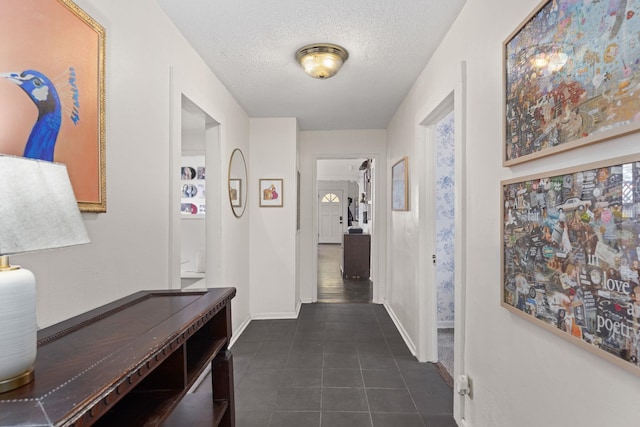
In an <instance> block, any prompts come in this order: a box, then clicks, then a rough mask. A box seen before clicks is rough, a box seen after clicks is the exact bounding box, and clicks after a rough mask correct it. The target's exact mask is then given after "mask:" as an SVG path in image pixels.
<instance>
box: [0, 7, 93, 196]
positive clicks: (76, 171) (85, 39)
mask: <svg viewBox="0 0 640 427" xmlns="http://www.w3.org/2000/svg"><path fill="white" fill-rule="evenodd" d="M98 52H99V35H98V33H97V32H95V31H94V30H93V29H92V28H91V27H89V26H88V25H87V24H86V23H84V22H83V21H82V20H81V19H80V18H78V17H77V16H76V15H75V14H74V13H73V12H71V11H70V10H69V9H68V8H67V7H66V6H65V5H63V4H62V3H60V2H59V1H57V0H2V1H1V2H0V74H2V73H9V72H18V73H20V72H22V71H24V70H29V69H32V70H37V71H40V72H42V73H43V74H45V75H46V76H47V77H49V79H51V80H52V81H53V82H54V84H55V85H56V88H60V89H61V90H58V93H59V95H60V100H61V103H62V104H63V113H62V124H61V127H60V133H59V134H58V139H57V143H56V147H55V152H54V160H55V161H56V162H60V163H65V164H66V165H67V168H68V171H69V176H70V178H71V182H72V184H73V188H74V191H75V194H76V199H77V200H78V201H79V202H94V203H95V202H99V201H100V176H99V174H100V168H99V165H100V158H99V156H100V151H99V138H100V126H99V125H100V117H99V114H100V113H99V82H98V78H99V77H98V76H99V74H98V72H99V58H98ZM69 67H73V68H74V69H75V71H76V77H77V82H76V85H77V87H78V90H79V94H80V99H79V102H80V108H79V112H80V121H79V122H78V124H77V125H74V124H73V122H72V121H71V119H70V114H69V113H68V112H67V111H70V109H69V107H70V105H71V101H70V98H69V96H67V95H66V94H67V91H66V90H64V87H67V86H68V83H67V81H68V77H69ZM65 105H66V106H67V108H66V109H65ZM36 118H37V108H36V106H35V105H34V104H33V102H32V101H31V99H29V97H28V96H27V94H25V93H24V92H23V91H22V89H20V87H19V86H18V85H16V84H14V83H12V82H10V81H8V80H6V79H4V78H0V152H2V153H5V154H13V155H18V156H21V155H22V154H23V151H24V147H25V145H26V142H27V139H28V137H29V133H30V132H31V128H32V126H33V124H34V123H35V121H36Z"/></svg>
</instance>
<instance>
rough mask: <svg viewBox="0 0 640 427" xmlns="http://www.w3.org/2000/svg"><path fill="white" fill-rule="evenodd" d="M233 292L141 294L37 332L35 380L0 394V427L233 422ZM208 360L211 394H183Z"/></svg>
mask: <svg viewBox="0 0 640 427" xmlns="http://www.w3.org/2000/svg"><path fill="white" fill-rule="evenodd" d="M235 293H236V290H235V288H217V289H208V290H206V291H202V292H181V291H167V290H165V291H142V292H138V293H135V294H133V295H130V296H128V297H125V298H123V299H120V300H118V301H115V302H113V303H111V304H107V305H105V306H102V307H99V308H97V309H95V310H91V311H89V312H87V313H84V314H82V315H79V316H76V317H74V318H72V319H69V320H67V321H64V322H61V323H58V324H56V325H53V326H50V327H48V328H46V329H42V330H40V331H39V332H38V355H37V358H36V362H35V379H34V381H33V382H31V383H30V384H27V385H25V386H23V387H21V388H18V389H16V390H13V391H10V392H7V393H3V394H0V426H75V427H81V426H91V425H96V426H110V427H112V426H117V427H125V426H127V427H128V426H157V425H164V426H180V427H187V426H192V425H196V423H198V424H197V425H202V424H201V419H202V418H206V420H207V425H211V426H225V427H233V426H234V425H235V408H234V392H233V358H232V355H231V352H230V351H229V350H228V348H227V346H228V344H229V340H230V338H231V299H232V298H233V297H234V296H235ZM209 364H211V369H212V375H211V377H212V386H213V387H212V388H213V393H209V394H208V395H207V394H205V393H187V392H188V391H189V389H190V388H191V386H192V385H193V384H194V383H195V381H196V380H197V379H198V377H199V376H200V375H201V373H202V372H204V371H205V369H206V368H207V366H208V365H209ZM194 405H197V406H198V409H197V410H195V409H193V408H194ZM203 414H204V415H203ZM196 416H199V417H201V419H200V420H196V419H194V417H196ZM209 420H210V421H209Z"/></svg>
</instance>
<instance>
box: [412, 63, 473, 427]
mask: <svg viewBox="0 0 640 427" xmlns="http://www.w3.org/2000/svg"><path fill="white" fill-rule="evenodd" d="M460 65H461V66H460V79H459V80H458V82H457V83H456V84H455V86H454V88H453V89H452V90H451V91H450V92H449V93H448V94H446V95H445V96H444V97H443V98H440V100H441V101H440V102H438V103H433V104H430V105H427V106H425V109H424V115H422V116H421V117H423V118H424V119H423V120H422V121H421V122H419V126H420V127H422V129H421V130H420V131H419V132H418V137H419V143H418V148H419V157H420V162H421V164H422V165H424V167H423V168H422V169H423V170H422V171H421V174H420V182H421V188H420V195H419V196H420V197H419V204H420V215H419V216H420V229H421V234H420V254H421V255H420V256H421V258H422V260H423V261H424V262H422V263H421V266H420V267H419V275H420V277H421V278H422V281H421V283H420V286H419V292H418V293H419V295H418V297H419V301H420V302H419V312H418V318H419V323H418V327H419V337H420V339H419V342H418V360H420V361H428V362H433V363H437V362H438V361H439V360H442V359H443V357H446V356H447V355H445V354H439V353H445V352H448V351H450V355H449V357H448V358H449V359H451V362H448V363H449V364H450V366H449V367H448V368H447V369H446V370H445V369H442V370H444V374H445V375H443V377H446V376H448V377H449V378H448V380H449V381H450V383H453V382H455V381H453V379H455V378H458V377H459V376H460V375H461V374H464V373H465V354H464V353H465V312H466V289H465V288H466V282H467V280H468V279H467V272H466V224H467V214H466V209H465V206H466V172H465V170H466V157H465V145H466V133H465V130H466V115H465V110H466V75H467V71H466V63H465V62H462V63H461V64H460ZM437 100H438V99H437V98H436V101H437ZM438 145H447V147H446V150H444V152H443V153H442V154H440V155H441V156H446V157H447V159H446V160H445V159H438V155H439V154H438V149H437V148H438ZM438 163H441V164H442V166H443V167H444V172H442V171H441V172H438V166H439V165H438ZM437 197H440V198H442V199H445V201H446V203H444V204H443V205H442V206H438V207H436V206H437V205H436V204H435V203H433V201H434V200H435V199H436V198H437ZM437 210H441V212H440V213H439V212H438V211H437ZM438 216H440V217H445V219H446V221H444V222H440V221H439V220H438ZM451 221H452V222H453V229H451V228H450V227H451ZM438 241H440V242H438ZM450 254H452V255H453V258H449V257H448V256H449V255H450ZM439 266H442V271H441V272H439V271H438V270H439V268H438V267H439ZM439 280H440V282H441V285H440V286H438V285H437V283H438V281H439ZM442 283H444V284H442ZM439 287H440V289H438V288H439ZM443 288H444V289H443ZM443 309H444V310H443ZM447 329H452V331H451V334H450V337H449V340H448V342H446V343H444V342H442V340H441V342H440V343H438V337H439V335H440V337H441V338H443V337H444V334H442V333H439V332H445V331H446V330H447ZM451 341H452V342H451ZM445 345H446V346H447V347H448V348H445ZM449 348H450V349H451V350H449ZM445 379H447V378H445ZM464 406H465V396H464V394H454V398H453V408H454V410H453V413H454V419H455V420H456V421H457V422H458V423H461V422H462V421H463V419H464V417H463V415H464Z"/></svg>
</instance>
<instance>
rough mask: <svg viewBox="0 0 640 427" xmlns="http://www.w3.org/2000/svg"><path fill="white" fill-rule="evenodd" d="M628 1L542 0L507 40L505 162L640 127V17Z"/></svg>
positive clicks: (518, 160)
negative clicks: (639, 41) (638, 36)
mask: <svg viewBox="0 0 640 427" xmlns="http://www.w3.org/2000/svg"><path fill="white" fill-rule="evenodd" d="M634 15H635V12H634V11H633V10H631V9H629V10H628V11H627V2H626V1H614V2H609V1H586V0H578V1H575V0H549V1H543V2H542V3H541V4H540V5H539V6H538V8H537V9H536V10H534V11H533V12H532V13H531V14H530V15H529V16H528V17H527V18H526V19H525V20H524V22H523V23H522V24H521V25H520V26H519V27H518V28H517V29H516V30H515V31H514V32H513V33H512V34H511V35H510V36H509V37H508V38H507V40H506V41H505V42H504V49H503V54H504V61H503V66H504V71H503V76H504V78H505V83H504V91H505V101H504V116H503V118H504V127H503V132H504V145H503V164H504V165H505V166H510V165H514V164H518V163H522V162H526V161H529V160H533V159H536V158H540V157H543V156H547V155H551V154H554V153H558V152H561V151H566V150H570V149H573V148H576V147H580V146H583V145H587V144H592V143H595V142H600V141H603V140H606V139H609V138H613V137H616V136H620V135H624V134H627V133H630V132H635V131H637V130H638V128H639V127H640V114H638V112H639V111H640V91H638V90H637V87H638V85H639V84H640V43H638V41H637V37H634V36H632V35H635V34H638V33H639V32H640V19H639V18H640V17H638V16H635V17H634Z"/></svg>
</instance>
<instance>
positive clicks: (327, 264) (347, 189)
mask: <svg viewBox="0 0 640 427" xmlns="http://www.w3.org/2000/svg"><path fill="white" fill-rule="evenodd" d="M364 162H367V159H362V158H353V159H318V160H317V161H316V172H317V174H316V188H317V201H318V204H317V218H318V221H317V236H318V240H317V243H318V244H317V247H316V249H317V294H316V296H317V302H328V303H371V302H372V301H373V285H372V281H371V277H370V276H371V266H370V261H371V245H370V238H371V236H370V235H369V229H368V228H367V227H366V225H365V224H362V219H361V213H362V211H363V210H364V211H366V208H364V206H363V205H361V204H360V201H361V199H362V197H361V195H362V194H364V193H365V192H366V190H365V185H364V181H363V176H364V174H363V172H362V170H360V167H361V165H362V164H363V163H364ZM362 201H363V203H366V201H365V200H362ZM363 226H364V227H363ZM356 233H357V234H358V235H357V236H354V235H352V234H356ZM347 238H349V239H352V240H358V243H359V244H360V246H359V247H358V249H357V251H356V252H357V253H355V254H354V253H353V251H350V250H349V248H350V247H351V246H349V245H347V246H349V248H347V253H346V254H345V245H344V243H343V242H345V241H346V239H347ZM365 240H366V242H367V244H366V245H365V246H362V244H361V242H363V241H365ZM349 242H351V240H349ZM349 242H347V243H349ZM345 255H347V256H345ZM355 262H357V263H358V264H357V267H358V268H359V269H360V270H359V272H358V274H357V276H354V275H349V274H348V273H349V271H350V268H352V267H353V266H354V263H355ZM345 267H346V269H345Z"/></svg>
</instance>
